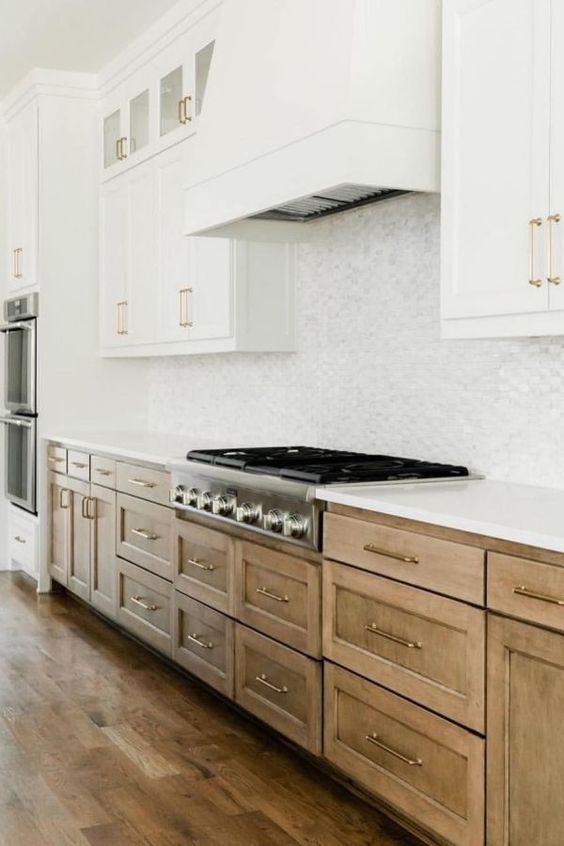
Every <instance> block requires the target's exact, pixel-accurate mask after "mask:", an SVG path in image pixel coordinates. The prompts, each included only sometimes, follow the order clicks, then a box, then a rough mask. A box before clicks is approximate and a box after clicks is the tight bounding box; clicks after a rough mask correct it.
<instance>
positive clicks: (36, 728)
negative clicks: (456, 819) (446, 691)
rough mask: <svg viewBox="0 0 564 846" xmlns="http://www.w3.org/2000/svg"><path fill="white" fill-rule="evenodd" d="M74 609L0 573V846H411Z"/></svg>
mask: <svg viewBox="0 0 564 846" xmlns="http://www.w3.org/2000/svg"><path fill="white" fill-rule="evenodd" d="M418 842H419V841H416V840H415V839H414V838H412V837H410V836H409V835H407V834H404V833H403V832H402V831H400V829H399V828H397V827H396V826H395V825H394V824H393V823H391V822H389V821H387V820H386V819H385V818H383V817H382V816H380V815H379V814H378V812H376V811H375V810H373V809H371V808H370V807H369V806H367V805H365V804H364V803H363V802H361V801H360V800H358V799H356V798H355V797H354V796H352V795H350V794H348V793H347V791H345V790H343V789H342V788H341V787H340V786H339V785H337V784H335V783H333V782H332V781H331V780H330V779H328V778H327V777H325V775H323V774H320V773H319V772H318V771H317V770H316V769H315V768H314V767H312V766H310V765H309V763H308V762H304V760H303V759H301V758H300V757H299V756H297V755H295V754H294V753H293V752H292V751H291V750H289V749H287V748H286V747H285V746H284V745H283V744H281V743H279V742H278V741H277V740H276V739H275V738H273V737H272V736H270V735H269V734H268V733H267V732H266V731H262V729H261V728H258V727H257V726H255V725H254V724H252V723H251V722H248V721H247V720H245V719H244V717H242V716H240V715H239V714H237V713H235V712H234V711H233V710H232V709H231V708H229V707H228V706H227V705H225V704H224V703H223V702H221V701H219V700H218V699H216V698H215V697H213V696H212V695H210V694H209V693H208V692H207V691H205V690H202V689H201V688H199V687H198V686H197V685H194V684H192V683H191V682H190V681H189V680H186V679H185V678H183V677H181V676H179V675H178V674H176V673H175V672H174V671H173V670H172V669H170V668H169V667H167V666H166V665H163V664H162V663H161V662H159V660H158V659H156V658H154V657H153V656H152V655H150V654H149V653H147V652H146V651H145V650H144V649H143V648H142V647H140V646H138V645H137V644H135V643H132V642H131V641H129V640H127V639H126V638H124V637H123V636H122V635H120V634H119V633H118V632H116V631H114V630H113V629H112V628H111V627H110V626H108V625H106V624H105V623H104V622H103V621H102V620H100V619H98V618H97V617H96V616H95V615H93V614H92V613H91V612H89V611H88V610H87V609H86V608H83V607H82V606H80V605H79V604H78V603H76V602H74V600H72V599H71V598H70V597H66V596H42V597H37V596H36V594H35V591H34V588H33V586H32V583H31V582H29V581H28V580H27V579H26V578H25V577H24V576H22V575H20V574H16V573H0V846H70V845H71V844H80V846H212V844H213V846H219V845H220V846H296V844H301V846H343V844H347V846H399V844H404V846H408V844H410V846H417V844H418Z"/></svg>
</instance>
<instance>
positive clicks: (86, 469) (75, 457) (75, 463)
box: [67, 449, 90, 482]
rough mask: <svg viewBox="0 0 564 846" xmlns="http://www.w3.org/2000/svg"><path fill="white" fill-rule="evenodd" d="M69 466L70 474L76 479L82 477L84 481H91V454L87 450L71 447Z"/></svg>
mask: <svg viewBox="0 0 564 846" xmlns="http://www.w3.org/2000/svg"><path fill="white" fill-rule="evenodd" d="M67 468H68V474H69V476H72V477H73V478H74V479H82V481H83V482H89V481H90V456H89V455H88V453H87V452H77V451H76V450H73V449H69V451H68V456H67Z"/></svg>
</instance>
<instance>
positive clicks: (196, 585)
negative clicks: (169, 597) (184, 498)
mask: <svg viewBox="0 0 564 846" xmlns="http://www.w3.org/2000/svg"><path fill="white" fill-rule="evenodd" d="M173 534H174V557H175V561H176V564H175V574H174V585H175V587H176V589H177V590H180V591H182V592H183V593H186V594H188V596H191V597H193V598H194V599H198V600H200V601H201V602H205V603H206V605H210V606H211V607H212V608H216V609H217V610H218V611H223V612H224V613H226V614H231V615H233V610H234V601H235V596H234V593H235V541H234V540H233V538H231V537H229V535H226V534H225V532H217V531H215V530H214V529H208V528H207V527H206V526H198V525H196V524H195V523H190V522H189V521H188V520H178V519H176V520H175V521H174V529H173Z"/></svg>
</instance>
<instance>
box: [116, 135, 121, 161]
mask: <svg viewBox="0 0 564 846" xmlns="http://www.w3.org/2000/svg"><path fill="white" fill-rule="evenodd" d="M116 159H117V160H118V161H121V138H116Z"/></svg>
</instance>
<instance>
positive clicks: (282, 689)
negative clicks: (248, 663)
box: [255, 673, 288, 693]
mask: <svg viewBox="0 0 564 846" xmlns="http://www.w3.org/2000/svg"><path fill="white" fill-rule="evenodd" d="M255 681H258V682H259V683H260V684H263V685H264V686H265V687H267V688H268V689H269V690H273V691H274V693H288V688H287V687H286V685H282V687H277V686H276V685H275V684H272V682H269V681H268V676H267V675H266V673H261V674H260V676H255Z"/></svg>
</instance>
